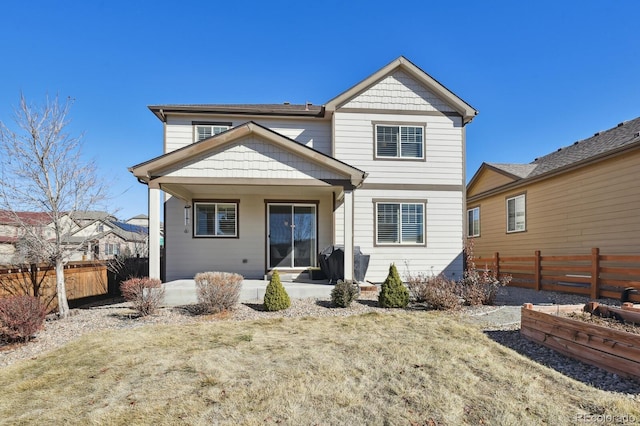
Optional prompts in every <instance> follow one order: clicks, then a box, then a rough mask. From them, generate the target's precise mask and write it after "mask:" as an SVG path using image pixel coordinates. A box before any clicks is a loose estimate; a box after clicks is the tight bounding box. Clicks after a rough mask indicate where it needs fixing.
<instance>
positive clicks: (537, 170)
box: [467, 117, 640, 189]
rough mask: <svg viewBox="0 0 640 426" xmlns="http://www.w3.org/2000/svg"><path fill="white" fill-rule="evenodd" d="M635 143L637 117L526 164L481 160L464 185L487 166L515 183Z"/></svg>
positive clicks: (639, 127) (639, 132) (638, 139)
mask: <svg viewBox="0 0 640 426" xmlns="http://www.w3.org/2000/svg"><path fill="white" fill-rule="evenodd" d="M638 146H640V117H638V118H634V119H633V120H629V121H625V122H622V123H619V124H618V125H617V126H616V127H613V128H611V129H608V130H604V131H601V132H597V133H595V134H594V135H593V136H592V137H590V138H587V139H583V140H580V141H577V142H574V143H573V144H571V145H569V146H566V147H563V148H559V149H558V150H556V151H555V152H552V153H550V154H547V155H545V156H542V157H539V158H536V159H535V160H534V161H532V162H531V163H529V164H498V163H483V164H482V165H481V166H480V168H479V169H478V171H477V172H476V174H475V175H474V176H473V178H472V179H471V180H470V181H469V184H468V185H467V188H470V187H471V186H472V185H473V183H474V182H475V181H476V180H477V178H478V177H479V175H480V174H481V173H482V171H483V170H486V169H487V168H492V169H494V170H499V171H501V172H503V173H506V174H509V175H510V176H511V177H513V178H514V180H516V182H517V184H521V183H524V182H528V181H531V180H534V179H537V178H541V177H544V176H547V175H550V174H555V173H560V172H562V171H564V170H568V169H572V168H574V167H577V166H580V165H582V164H586V163H590V162H593V161H598V160H600V159H602V158H606V157H608V156H611V155H614V154H617V153H619V152H623V151H626V150H627V149H633V148H635V147H638ZM507 185H510V184H507ZM503 186H506V185H503ZM494 189H496V188H494Z"/></svg>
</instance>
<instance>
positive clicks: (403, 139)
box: [375, 124, 424, 158]
mask: <svg viewBox="0 0 640 426" xmlns="http://www.w3.org/2000/svg"><path fill="white" fill-rule="evenodd" d="M375 134H376V157H378V158H424V127H422V126H400V125H398V126H389V125H382V124H376V126H375Z"/></svg>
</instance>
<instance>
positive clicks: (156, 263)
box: [130, 57, 477, 282]
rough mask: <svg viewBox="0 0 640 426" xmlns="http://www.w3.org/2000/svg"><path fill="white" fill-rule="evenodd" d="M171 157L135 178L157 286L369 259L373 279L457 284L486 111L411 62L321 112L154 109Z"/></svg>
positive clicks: (264, 107) (137, 169) (391, 67)
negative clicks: (471, 160)
mask: <svg viewBox="0 0 640 426" xmlns="http://www.w3.org/2000/svg"><path fill="white" fill-rule="evenodd" d="M149 109H150V110H151V111H152V112H153V113H154V114H155V115H156V116H157V117H158V119H160V121H162V123H163V125H164V135H165V137H164V155H162V156H160V157H157V158H153V159H151V160H149V161H147V162H144V163H141V164H138V165H136V166H133V167H131V168H130V171H131V172H132V173H133V174H134V176H136V177H137V178H138V180H139V181H142V182H144V183H146V184H147V185H148V187H149V228H150V242H149V257H150V275H151V276H152V277H159V276H160V250H159V244H158V241H157V238H158V237H157V235H158V234H159V233H158V230H159V223H160V193H161V191H163V192H164V193H166V194H168V196H167V199H166V201H165V205H164V218H165V239H166V241H165V256H166V280H174V279H179V278H192V277H193V276H194V275H195V274H196V273H198V272H203V271H212V270H218V271H229V272H237V273H240V274H242V275H244V276H245V277H248V278H262V277H263V276H264V275H265V274H267V273H269V272H270V271H272V270H273V269H275V268H277V269H278V270H280V271H281V272H283V271H284V272H285V273H292V274H295V273H299V272H302V271H305V270H306V269H307V268H309V267H313V266H316V265H317V254H318V251H319V250H322V249H323V248H324V247H326V246H329V245H335V244H338V245H343V246H344V251H345V278H346V279H351V278H352V277H353V263H354V255H353V253H354V248H355V247H360V249H361V251H362V252H363V253H364V254H367V255H370V256H371V259H370V264H369V269H368V272H367V275H366V279H367V280H369V281H374V282H380V281H382V280H384V278H385V277H386V275H387V273H388V269H389V265H390V264H391V263H392V262H395V263H396V265H397V266H398V268H399V269H400V271H404V270H405V268H407V267H408V268H410V270H411V271H412V272H418V271H421V272H427V273H434V274H438V273H440V272H445V273H447V274H449V275H455V276H459V275H460V274H461V272H462V255H461V252H462V244H463V237H464V203H465V199H464V184H465V172H464V164H465V125H466V124H468V123H469V122H470V121H471V120H472V119H473V118H474V117H475V116H476V114H477V111H476V110H475V109H474V108H472V107H471V106H470V105H469V104H467V103H466V102H464V101H463V100H462V99H460V98H459V97H458V96H456V95H455V94H454V93H452V92H451V91H449V90H448V89H447V88H446V87H444V86H443V85H442V84H440V83H439V82H438V81H436V80H435V79H433V78H432V77H431V76H429V75H428V74H427V73H425V72H424V71H422V70H421V69H420V68H418V67H417V66H416V65H414V64H413V63H411V62H410V61H408V60H407V59H406V58H404V57H400V58H398V59H396V60H394V61H393V62H391V63H390V64H388V65H387V66H385V67H384V68H382V69H380V70H379V71H377V72H375V73H374V74H372V75H371V76H369V77H367V78H366V79H364V80H363V81H361V82H359V83H358V84H356V85H355V86H353V87H351V88H350V89H348V90H347V91H345V92H343V93H341V94H339V95H338V96H336V97H335V98H333V99H331V100H330V101H329V102H327V103H326V104H324V105H321V106H317V105H312V104H310V103H307V104H305V105H292V104H289V103H284V104H260V105H246V104H242V105H212V104H209V105H153V106H150V107H149Z"/></svg>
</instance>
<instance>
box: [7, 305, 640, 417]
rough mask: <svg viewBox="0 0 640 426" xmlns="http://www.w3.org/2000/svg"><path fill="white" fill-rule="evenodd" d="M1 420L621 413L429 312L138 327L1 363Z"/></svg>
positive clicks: (613, 400) (629, 411)
mask: <svg viewBox="0 0 640 426" xmlns="http://www.w3.org/2000/svg"><path fill="white" fill-rule="evenodd" d="M1 373H2V374H0V389H2V391H1V392H2V393H1V394H0V395H1V397H0V423H3V424H42V423H47V424H82V425H86V424H100V425H136V424H160V425H162V424H171V425H174V424H196V425H198V424H202V425H209V424H234V425H235V424H249V425H250V424H276V423H278V424H295V425H307V424H321V425H327V424H399V425H411V424H449V425H460V424H473V425H476V424H497V425H516V424H517V425H522V424H553V425H563V424H573V423H576V421H577V415H579V414H599V415H610V416H627V418H629V416H634V417H635V418H636V419H640V407H637V406H635V405H634V404H637V403H634V402H632V401H629V400H627V399H625V398H624V397H623V396H616V395H613V394H610V393H606V392H602V391H599V390H596V389H594V388H591V387H588V386H586V385H584V384H582V383H579V382H576V381H573V380H571V379H569V378H566V377H564V376H562V375H560V374H559V373H557V372H555V371H553V370H550V369H548V368H545V367H542V366H540V365H538V364H535V363H534V362H532V361H530V360H528V359H526V358H524V357H522V356H520V355H518V354H517V353H515V352H513V351H511V350H509V349H506V348H504V347H502V346H500V345H498V344H497V343H495V342H493V341H492V340H490V339H489V338H487V337H486V336H485V335H484V334H483V333H482V332H481V331H480V330H478V329H476V328H473V327H470V326H468V325H463V324H460V323H459V321H458V320H457V319H456V317H455V316H452V315H450V314H446V313H438V312H413V313H404V312H400V313H397V314H367V315H362V316H353V317H346V318H303V319H288V320H283V319H278V320H261V321H246V322H211V323H203V324H193V325H188V326H184V325H183V326H149V327H142V328H138V329H132V330H127V331H109V332H103V333H99V334H94V335H89V336H85V337H83V338H81V339H79V340H78V341H76V342H74V343H72V344H69V345H67V346H65V347H63V348H62V349H59V350H56V351H55V352H52V353H50V354H48V355H46V356H42V357H40V358H38V359H35V360H29V361H25V362H21V363H17V364H15V365H12V366H10V367H6V368H4V369H2V370H1Z"/></svg>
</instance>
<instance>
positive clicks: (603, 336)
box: [520, 303, 640, 381]
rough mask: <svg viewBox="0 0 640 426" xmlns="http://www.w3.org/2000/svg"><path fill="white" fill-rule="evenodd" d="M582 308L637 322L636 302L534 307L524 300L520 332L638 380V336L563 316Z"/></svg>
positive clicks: (639, 370)
mask: <svg viewBox="0 0 640 426" xmlns="http://www.w3.org/2000/svg"><path fill="white" fill-rule="evenodd" d="M596 309H597V310H596ZM585 310H587V311H594V310H596V313H605V312H606V315H611V316H617V317H619V318H624V319H625V320H626V321H630V322H635V323H636V324H640V312H636V311H637V310H638V306H637V305H636V306H633V305H630V304H629V305H626V306H625V307H623V308H612V307H603V306H600V307H598V306H597V304H590V305H587V306H585V305H562V306H534V305H532V304H530V303H527V304H525V305H524V306H523V307H522V314H521V315H522V316H521V327H520V333H521V334H522V336H524V337H525V338H527V339H529V340H531V341H534V342H536V343H539V344H541V345H544V346H546V347H548V348H550V349H553V350H555V351H558V352H560V353H562V354H564V355H566V356H568V357H571V358H574V359H577V360H580V361H582V362H585V363H587V364H591V365H594V366H596V367H600V368H602V369H604V370H607V371H610V372H612V373H615V374H618V375H619V376H622V377H629V378H633V379H635V380H639V381H640V335H638V334H634V333H629V332H627V331H622V330H617V329H613V328H611V327H606V326H602V325H595V324H591V323H587V322H584V321H580V320H577V319H572V318H569V317H568V316H567V315H568V314H571V313H580V312H584V311H585Z"/></svg>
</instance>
